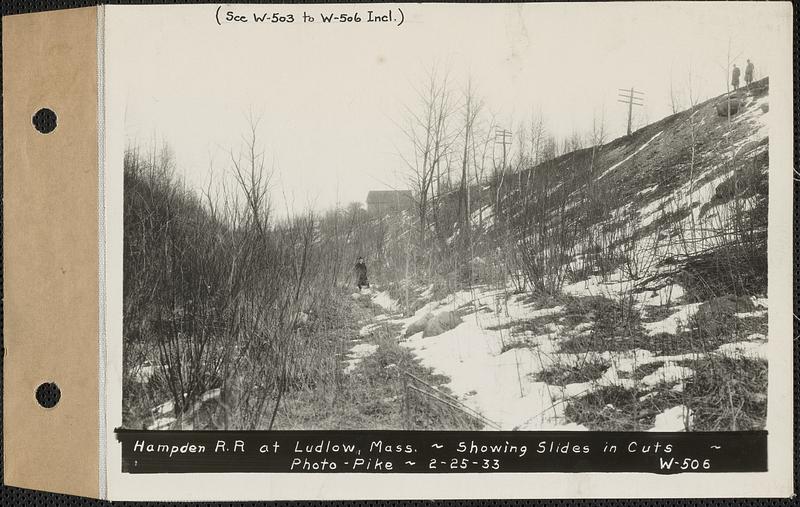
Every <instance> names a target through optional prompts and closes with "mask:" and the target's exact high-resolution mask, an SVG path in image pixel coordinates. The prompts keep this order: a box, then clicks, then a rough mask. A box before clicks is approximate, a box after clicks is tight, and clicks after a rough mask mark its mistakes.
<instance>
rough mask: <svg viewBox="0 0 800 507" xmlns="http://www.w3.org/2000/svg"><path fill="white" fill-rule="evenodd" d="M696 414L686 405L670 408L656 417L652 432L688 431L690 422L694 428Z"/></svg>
mask: <svg viewBox="0 0 800 507" xmlns="http://www.w3.org/2000/svg"><path fill="white" fill-rule="evenodd" d="M693 419H694V414H693V413H692V411H691V410H690V409H689V408H687V407H686V406H684V405H678V406H676V407H672V408H668V409H667V410H665V411H663V412H662V413H660V414H658V415H657V416H656V420H655V424H654V425H653V427H652V428H650V431H686V430H687V427H686V426H687V425H686V422H687V420H688V422H689V427H691V426H692V421H693Z"/></svg>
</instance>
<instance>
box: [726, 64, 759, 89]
mask: <svg viewBox="0 0 800 507" xmlns="http://www.w3.org/2000/svg"><path fill="white" fill-rule="evenodd" d="M754 70H755V67H754V66H753V62H751V61H750V60H749V59H748V60H747V66H745V68H744V82H745V83H747V86H750V83H752V82H753V71H754ZM741 73H742V71H741V69H739V67H737V66H736V64H735V63H734V64H733V71H732V72H731V85H733V89H734V90H738V89H739V76H740V75H741Z"/></svg>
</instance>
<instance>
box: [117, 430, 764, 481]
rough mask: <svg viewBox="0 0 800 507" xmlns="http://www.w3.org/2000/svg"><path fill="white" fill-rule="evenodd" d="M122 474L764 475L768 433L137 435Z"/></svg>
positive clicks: (130, 440) (124, 439) (129, 435)
mask: <svg viewBox="0 0 800 507" xmlns="http://www.w3.org/2000/svg"><path fill="white" fill-rule="evenodd" d="M116 434H117V440H118V441H119V442H120V443H121V444H122V471H123V472H126V473H132V474H152V473H203V472H288V473H292V472H294V473H314V472H317V473H457V472H466V473H484V472H485V473H491V472H650V473H659V474H675V473H682V472H695V473H698V472H700V473H709V472H764V471H766V470H767V432H766V431H731V432H713V433H712V432H709V433H644V432H641V433H640V432H568V431H525V432H519V431H494V432H469V431H430V432H424V431H421V432H408V431H137V430H124V429H119V430H117V431H116Z"/></svg>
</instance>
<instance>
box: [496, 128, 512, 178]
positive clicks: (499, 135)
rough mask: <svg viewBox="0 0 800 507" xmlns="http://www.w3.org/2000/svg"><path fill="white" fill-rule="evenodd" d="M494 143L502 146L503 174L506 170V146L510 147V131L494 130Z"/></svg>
mask: <svg viewBox="0 0 800 507" xmlns="http://www.w3.org/2000/svg"><path fill="white" fill-rule="evenodd" d="M494 143H495V144H502V145H503V172H505V170H506V146H511V131H510V130H506V129H495V131H494Z"/></svg>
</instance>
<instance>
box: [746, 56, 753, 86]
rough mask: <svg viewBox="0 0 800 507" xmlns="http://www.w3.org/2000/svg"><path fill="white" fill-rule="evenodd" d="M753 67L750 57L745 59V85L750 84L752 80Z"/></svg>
mask: <svg viewBox="0 0 800 507" xmlns="http://www.w3.org/2000/svg"><path fill="white" fill-rule="evenodd" d="M754 70H755V67H753V62H751V61H750V59H749V58H748V59H747V66H746V67H745V68H744V82H745V83H747V86H748V87H749V86H750V83H752V82H753V71H754Z"/></svg>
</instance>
